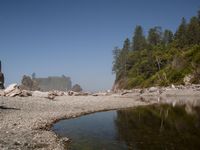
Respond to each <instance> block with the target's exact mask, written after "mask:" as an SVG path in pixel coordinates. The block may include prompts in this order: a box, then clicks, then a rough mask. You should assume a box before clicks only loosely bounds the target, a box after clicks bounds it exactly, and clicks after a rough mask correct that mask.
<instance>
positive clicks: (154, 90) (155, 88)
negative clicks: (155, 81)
mask: <svg viewBox="0 0 200 150" xmlns="http://www.w3.org/2000/svg"><path fill="white" fill-rule="evenodd" d="M157 91H158V88H157V87H150V88H149V92H157Z"/></svg>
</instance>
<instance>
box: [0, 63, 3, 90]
mask: <svg viewBox="0 0 200 150" xmlns="http://www.w3.org/2000/svg"><path fill="white" fill-rule="evenodd" d="M0 89H4V75H3V73H2V72H1V61H0Z"/></svg>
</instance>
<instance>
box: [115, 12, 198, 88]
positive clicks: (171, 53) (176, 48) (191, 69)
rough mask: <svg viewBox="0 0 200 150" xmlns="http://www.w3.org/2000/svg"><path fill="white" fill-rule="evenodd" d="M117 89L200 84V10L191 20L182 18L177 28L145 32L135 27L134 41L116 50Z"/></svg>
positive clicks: (156, 27)
mask: <svg viewBox="0 0 200 150" xmlns="http://www.w3.org/2000/svg"><path fill="white" fill-rule="evenodd" d="M113 58H114V60H113V69H112V70H113V73H115V74H116V80H115V85H114V86H115V88H118V89H122V88H123V89H130V88H133V87H149V86H167V85H170V84H172V83H173V84H184V80H185V79H186V78H188V79H189V80H190V82H191V83H200V11H199V12H198V15H197V16H194V17H192V18H191V19H190V20H189V22H187V21H186V20H185V18H182V20H181V23H180V25H179V26H178V28H177V31H176V32H175V33H173V32H172V31H171V30H168V29H165V30H164V31H163V30H162V28H161V27H159V26H155V27H153V28H151V29H149V31H148V35H147V36H145V35H144V33H143V28H142V26H140V25H138V26H136V28H135V31H134V34H133V37H132V39H131V40H129V39H128V38H127V39H126V40H125V41H124V44H123V47H122V48H118V47H116V48H114V50H113Z"/></svg>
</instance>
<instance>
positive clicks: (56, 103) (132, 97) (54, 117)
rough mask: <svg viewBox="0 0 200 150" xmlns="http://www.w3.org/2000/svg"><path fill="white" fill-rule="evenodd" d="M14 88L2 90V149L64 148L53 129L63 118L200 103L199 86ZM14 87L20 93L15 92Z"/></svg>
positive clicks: (63, 143)
mask: <svg viewBox="0 0 200 150" xmlns="http://www.w3.org/2000/svg"><path fill="white" fill-rule="evenodd" d="M12 87H13V88H12V90H10V92H8V89H7V91H6V90H4V91H1V92H0V93H1V96H0V122H1V123H0V149H2V150H10V149H13V150H16V149H22V150H28V149H45V150H46V149H49V150H52V149H55V150H62V149H64V145H65V144H66V142H67V139H66V138H65V139H62V138H59V137H57V135H56V134H55V133H53V132H52V131H50V127H51V125H52V124H53V123H55V122H56V121H58V120H60V119H64V118H71V117H76V116H80V115H83V114H88V113H92V112H97V111H104V110H112V109H120V108H127V107H136V106H139V105H149V104H154V103H172V104H173V105H177V104H186V105H188V106H196V105H200V85H190V86H187V87H186V86H174V85H172V86H170V87H165V88H161V87H151V88H148V89H133V90H121V91H116V92H110V91H107V92H99V93H76V92H73V91H69V92H59V91H51V92H39V91H36V92H32V91H21V90H20V89H18V87H17V86H16V85H15V86H12ZM10 89H11V87H10ZM16 89H17V90H16ZM14 90H15V92H16V91H18V92H17V93H18V94H16V93H15V94H13V93H14ZM25 93H26V94H25Z"/></svg>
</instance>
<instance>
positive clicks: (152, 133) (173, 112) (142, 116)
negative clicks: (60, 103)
mask: <svg viewBox="0 0 200 150" xmlns="http://www.w3.org/2000/svg"><path fill="white" fill-rule="evenodd" d="M53 130H54V131H55V132H56V133H57V134H59V135H60V136H67V137H70V138H71V139H72V143H71V144H70V145H69V147H68V149H72V150H94V149H95V150H146V149H147V150H149V149H150V150H151V149H152V150H156V149H159V150H160V149H163V150H177V149H183V150H184V149H185V150H188V149H192V150H195V149H200V109H199V107H191V106H189V105H186V106H175V107H172V106H171V105H151V106H141V107H137V108H132V109H124V110H118V111H108V112H100V113H94V114H90V115H86V116H82V117H78V118H74V119H68V120H62V121H60V122H58V123H56V124H55V125H54V126H53Z"/></svg>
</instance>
